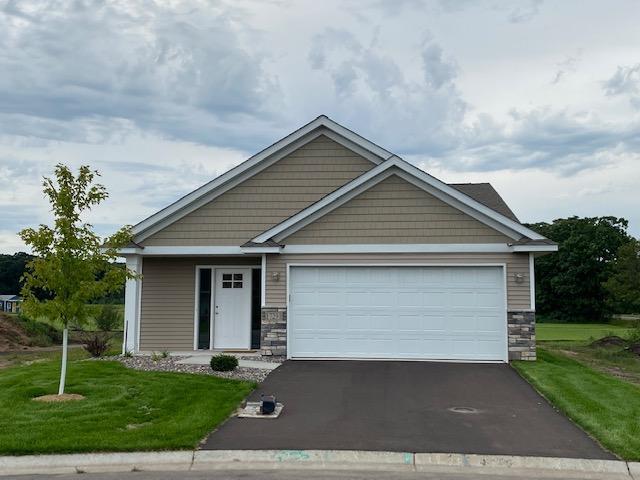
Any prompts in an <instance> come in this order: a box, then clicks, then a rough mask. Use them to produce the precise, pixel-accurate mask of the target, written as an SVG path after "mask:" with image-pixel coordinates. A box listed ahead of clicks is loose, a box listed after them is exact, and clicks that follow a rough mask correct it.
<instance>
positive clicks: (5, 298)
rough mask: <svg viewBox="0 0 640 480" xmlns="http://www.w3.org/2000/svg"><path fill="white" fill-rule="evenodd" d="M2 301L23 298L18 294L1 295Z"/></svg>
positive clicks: (16, 300)
mask: <svg viewBox="0 0 640 480" xmlns="http://www.w3.org/2000/svg"><path fill="white" fill-rule="evenodd" d="M0 301H3V302H20V301H22V299H21V298H20V297H19V296H18V295H0Z"/></svg>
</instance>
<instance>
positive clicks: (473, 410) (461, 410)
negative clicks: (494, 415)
mask: <svg viewBox="0 0 640 480" xmlns="http://www.w3.org/2000/svg"><path fill="white" fill-rule="evenodd" d="M447 410H449V411H450V412H453V413H466V414H469V413H480V410H478V409H477V408H473V407H451V408H447Z"/></svg>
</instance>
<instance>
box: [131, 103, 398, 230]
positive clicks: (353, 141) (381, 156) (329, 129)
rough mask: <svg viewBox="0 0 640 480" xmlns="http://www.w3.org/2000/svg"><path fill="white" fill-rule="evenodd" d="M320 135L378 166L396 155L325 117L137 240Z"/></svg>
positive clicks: (183, 204) (144, 225) (189, 199)
mask: <svg viewBox="0 0 640 480" xmlns="http://www.w3.org/2000/svg"><path fill="white" fill-rule="evenodd" d="M320 135H325V136H327V137H329V138H331V139H332V140H334V141H336V142H338V143H340V144H342V145H343V146H345V147H346V148H348V149H350V150H353V151H354V152H356V153H358V154H360V155H362V156H363V157H365V158H366V159H368V160H370V161H371V162H373V163H375V164H379V163H381V162H383V161H384V160H385V159H387V158H389V157H390V156H391V155H393V154H392V153H391V152H389V151H387V150H385V149H384V148H382V147H380V146H378V145H376V144H375V143H373V142H371V141H370V140H367V139H365V138H364V137H361V136H360V135H358V134H356V133H354V132H352V131H351V130H349V129H347V128H345V127H343V126H342V125H340V124H338V123H336V122H334V121H333V120H331V119H330V118H328V117H326V116H324V115H321V116H319V117H318V118H316V119H315V120H313V121H311V122H309V123H308V124H306V125H304V126H303V127H301V128H300V129H298V130H296V131H295V132H293V133H291V134H290V135H287V136H286V137H284V138H282V139H281V140H279V141H277V142H276V143H274V144H273V145H271V146H269V147H267V148H265V149H264V150H262V151H261V152H259V153H257V154H256V155H254V156H252V157H250V158H249V159H248V160H246V161H245V162H243V163H241V164H240V165H238V166H236V167H234V168H232V169H231V170H229V171H227V172H225V173H223V174H222V175H220V176H219V177H217V178H215V179H213V180H212V181H210V182H208V183H206V184H205V185H203V186H201V187H200V188H197V189H196V190H194V191H193V192H191V193H189V194H187V195H185V196H184V197H182V198H180V199H179V200H177V201H176V202H174V203H172V204H171V205H169V206H167V207H165V208H164V209H162V210H160V211H159V212H157V213H155V214H153V215H151V216H150V217H148V218H146V219H145V220H143V221H141V222H140V223H138V224H137V225H135V226H134V227H133V229H132V232H133V235H134V239H135V240H134V241H136V242H140V241H143V240H144V239H145V238H148V237H150V236H151V235H153V234H154V233H156V232H158V231H160V230H162V229H163V228H165V227H166V226H167V225H170V224H171V223H173V222H175V221H176V220H178V219H179V218H182V217H184V216H185V215H187V214H189V213H191V212H192V211H194V210H196V209H197V208H200V207H201V206H203V205H205V204H206V203H208V202H210V201H211V200H213V199H214V198H216V197H218V196H220V195H222V194H223V193H224V192H226V191H227V190H229V189H231V188H233V187H234V186H236V185H238V184H240V183H241V182H243V181H245V180H246V179H247V178H250V177H251V176H253V175H255V174H256V173H258V172H259V171H261V170H264V169H265V168H267V167H268V166H270V165H272V164H274V163H275V162H277V161H278V160H280V159H281V158H283V157H284V156H286V155H288V154H290V153H291V152H293V151H294V150H296V149H298V148H300V147H301V146H303V145H305V144H307V143H309V142H310V141H312V140H314V139H316V138H317V137H319V136H320Z"/></svg>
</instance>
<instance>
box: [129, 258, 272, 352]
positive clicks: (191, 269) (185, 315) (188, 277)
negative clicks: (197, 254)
mask: <svg viewBox="0 0 640 480" xmlns="http://www.w3.org/2000/svg"><path fill="white" fill-rule="evenodd" d="M260 262H261V259H260V258H256V257H238V258H232V257H224V258H153V257H147V258H144V260H143V262H142V275H143V277H142V298H141V307H140V350H142V351H153V350H170V351H181V350H193V317H194V308H195V278H196V273H195V272H196V265H260Z"/></svg>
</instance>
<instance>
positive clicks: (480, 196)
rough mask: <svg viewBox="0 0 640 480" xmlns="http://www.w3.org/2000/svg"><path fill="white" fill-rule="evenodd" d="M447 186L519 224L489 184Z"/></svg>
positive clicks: (455, 184) (452, 184)
mask: <svg viewBox="0 0 640 480" xmlns="http://www.w3.org/2000/svg"><path fill="white" fill-rule="evenodd" d="M448 185H449V186H451V187H453V188H455V189H456V190H459V191H461V192H462V193H464V194H465V195H468V196H470V197H471V198H473V199H474V200H475V201H476V202H480V203H482V204H483V205H486V206H487V207H489V208H491V209H492V210H495V211H496V212H498V213H501V214H502V215H504V216H505V217H507V218H510V219H511V220H513V221H514V222H518V223H519V222H520V220H518V217H516V215H515V214H514V213H513V212H512V211H511V209H510V208H509V206H508V205H507V204H506V202H505V201H504V200H503V199H502V197H501V196H500V194H499V193H498V192H496V190H495V188H493V185H491V184H490V183H449V184H448Z"/></svg>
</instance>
